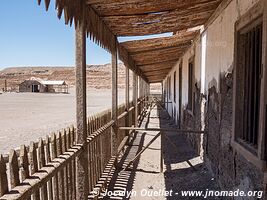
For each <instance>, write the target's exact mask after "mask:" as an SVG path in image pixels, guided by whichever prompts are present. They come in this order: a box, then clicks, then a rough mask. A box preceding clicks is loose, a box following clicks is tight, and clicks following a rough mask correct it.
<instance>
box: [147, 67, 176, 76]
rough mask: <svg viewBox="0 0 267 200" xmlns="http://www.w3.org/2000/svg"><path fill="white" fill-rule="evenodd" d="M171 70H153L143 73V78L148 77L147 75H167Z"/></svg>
mask: <svg viewBox="0 0 267 200" xmlns="http://www.w3.org/2000/svg"><path fill="white" fill-rule="evenodd" d="M171 69H172V68H167V69H159V70H154V71H146V72H144V74H145V76H149V75H156V74H166V73H167V74H168V72H169V71H170V70H171Z"/></svg>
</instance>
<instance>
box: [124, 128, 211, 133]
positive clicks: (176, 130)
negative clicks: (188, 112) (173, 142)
mask: <svg viewBox="0 0 267 200" xmlns="http://www.w3.org/2000/svg"><path fill="white" fill-rule="evenodd" d="M119 130H130V131H131V130H134V131H158V132H176V133H196V134H204V133H206V131H201V130H181V129H175V128H139V127H119Z"/></svg>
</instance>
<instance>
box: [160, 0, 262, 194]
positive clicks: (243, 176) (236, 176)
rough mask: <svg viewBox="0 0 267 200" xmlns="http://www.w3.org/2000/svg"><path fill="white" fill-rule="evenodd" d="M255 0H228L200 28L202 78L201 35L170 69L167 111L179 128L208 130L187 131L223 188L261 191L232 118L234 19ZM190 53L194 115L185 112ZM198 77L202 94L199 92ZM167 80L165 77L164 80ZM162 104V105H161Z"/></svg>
mask: <svg viewBox="0 0 267 200" xmlns="http://www.w3.org/2000/svg"><path fill="white" fill-rule="evenodd" d="M257 2H258V0H232V1H231V2H230V3H229V5H228V6H227V7H226V9H225V10H223V11H222V13H221V14H220V15H219V16H218V17H217V18H216V20H215V21H214V22H213V23H212V24H211V25H209V27H208V28H207V29H206V30H205V32H204V33H202V36H203V35H204V34H206V36H207V46H206V63H205V65H204V66H205V72H206V73H205V79H204V80H203V79H202V78H201V62H202V59H203V58H202V57H201V56H202V52H201V51H202V48H201V37H200V38H199V39H198V40H197V41H195V43H194V45H193V46H192V47H191V48H190V49H189V50H188V51H187V52H186V53H185V54H184V56H183V57H182V58H181V60H180V61H179V62H178V63H177V64H176V65H175V66H174V67H173V69H172V70H171V71H170V73H169V75H168V76H167V77H169V76H171V79H172V81H171V86H172V99H170V100H169V101H171V102H172V104H169V106H168V111H169V113H170V114H172V112H176V113H177V114H176V116H177V117H176V119H175V121H176V122H177V123H178V118H179V117H181V118H182V124H181V128H188V127H190V128H191V129H197V130H200V129H202V130H204V129H205V130H207V131H208V135H207V136H205V137H201V136H196V135H193V134H189V135H188V139H189V140H190V141H191V144H192V145H193V146H194V148H195V149H196V151H197V152H198V153H199V154H200V155H202V156H203V158H204V160H205V163H206V165H207V167H208V168H209V169H210V170H211V171H212V173H213V174H214V177H215V178H216V179H217V180H218V181H219V183H220V184H221V187H222V188H223V189H227V190H234V189H240V190H244V191H249V190H263V177H264V173H263V172H262V171H261V170H260V169H259V168H257V167H256V166H255V165H254V164H253V163H250V162H249V161H248V160H246V159H245V158H244V157H243V156H242V155H241V154H239V153H238V152H237V151H235V149H233V147H232V145H231V138H232V132H233V130H232V117H233V75H232V73H233V62H234V42H235V41H234V40H235V23H236V21H237V20H238V19H239V18H240V16H242V15H244V14H245V13H246V12H247V11H248V10H249V9H250V8H251V7H252V6H253V5H255V3H257ZM192 56H194V61H195V62H194V76H195V77H194V79H195V83H196V87H195V88H194V92H195V99H194V100H195V102H194V107H195V109H194V114H192V113H190V112H188V111H187V109H186V106H187V103H188V63H189V60H190V58H191V57H192ZM180 62H182V69H183V71H182V87H183V91H182V116H178V110H179V101H178V98H179V92H180V91H179V85H178V84H179V66H180ZM175 71H176V78H177V80H176V84H177V86H176V95H177V97H176V103H174V102H173V74H174V72H175ZM201 81H204V82H202V84H203V85H204V94H201V93H200V87H201ZM164 84H166V80H165V81H164ZM165 106H166V105H165Z"/></svg>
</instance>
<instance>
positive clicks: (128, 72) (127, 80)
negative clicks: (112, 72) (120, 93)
mask: <svg viewBox="0 0 267 200" xmlns="http://www.w3.org/2000/svg"><path fill="white" fill-rule="evenodd" d="M125 76H126V77H125V107H126V111H127V115H126V117H125V126H129V108H130V105H129V104H130V93H129V89H130V82H129V81H130V70H129V68H128V67H125ZM128 134H129V131H126V135H128Z"/></svg>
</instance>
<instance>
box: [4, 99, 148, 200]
mask: <svg viewBox="0 0 267 200" xmlns="http://www.w3.org/2000/svg"><path fill="white" fill-rule="evenodd" d="M144 106H145V103H144V101H143V100H141V101H139V103H138V111H139V114H141V111H142V110H143V108H144ZM118 115H119V117H118V120H117V122H116V123H117V125H118V126H126V125H127V126H131V125H133V123H134V117H135V107H134V106H133V104H132V103H131V104H130V109H129V110H128V111H126V108H125V105H121V106H119V108H118ZM114 123H115V121H113V120H111V110H107V111H104V112H102V113H99V114H97V115H94V116H91V117H89V119H88V130H87V136H88V137H87V143H86V145H88V146H87V147H88V148H87V150H88V152H87V155H88V161H89V162H88V163H89V164H88V170H89V173H88V176H89V177H88V180H89V191H92V190H93V188H94V186H95V185H96V183H97V182H98V180H99V179H100V177H101V175H102V173H103V172H104V169H105V167H106V166H107V164H108V163H109V161H110V160H111V158H112V155H111V146H112V145H111V128H112V126H113V125H114ZM126 135H127V132H126V131H125V130H120V131H119V132H118V137H117V142H118V144H120V143H121V142H122V141H123V139H124V138H125V136H126ZM75 141H76V129H75V128H74V127H71V128H67V129H64V130H63V131H61V132H59V133H57V134H52V135H50V136H46V138H45V139H40V140H39V142H37V143H35V142H31V143H30V146H25V145H22V146H21V147H20V150H17V151H15V150H11V151H10V153H9V155H6V156H3V155H0V199H1V200H4V199H27V200H28V199H32V200H47V199H49V200H62V199H64V200H75V199H76V157H77V156H78V155H79V154H80V153H81V152H82V151H83V148H82V145H80V144H77V143H76V142H75Z"/></svg>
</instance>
